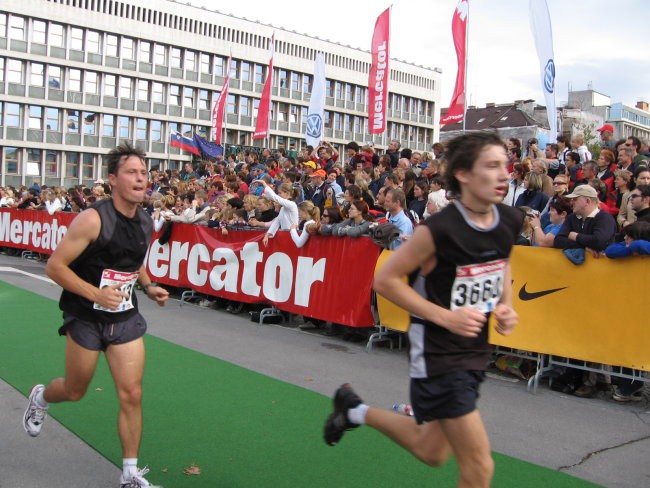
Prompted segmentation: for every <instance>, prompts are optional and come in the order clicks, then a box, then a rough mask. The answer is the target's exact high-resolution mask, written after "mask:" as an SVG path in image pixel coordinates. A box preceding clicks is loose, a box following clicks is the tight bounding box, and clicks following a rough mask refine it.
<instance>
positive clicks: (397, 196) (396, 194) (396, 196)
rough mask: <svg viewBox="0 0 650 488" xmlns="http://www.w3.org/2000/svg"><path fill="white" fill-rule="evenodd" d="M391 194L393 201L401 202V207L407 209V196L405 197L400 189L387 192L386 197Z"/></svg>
mask: <svg viewBox="0 0 650 488" xmlns="http://www.w3.org/2000/svg"><path fill="white" fill-rule="evenodd" d="M389 193H390V195H391V197H390V198H391V200H395V201H396V202H399V204H400V206H401V207H402V208H406V195H404V192H403V191H402V190H400V189H399V188H392V189H390V190H388V191H387V192H386V195H388V194H389Z"/></svg>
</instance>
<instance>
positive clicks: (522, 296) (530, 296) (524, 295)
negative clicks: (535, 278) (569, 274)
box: [519, 283, 568, 301]
mask: <svg viewBox="0 0 650 488" xmlns="http://www.w3.org/2000/svg"><path fill="white" fill-rule="evenodd" d="M526 285H527V283H524V286H522V287H521V290H519V300H523V301H528V300H535V298H541V297H543V296H545V295H550V294H551V293H555V292H556V291H560V290H564V289H565V288H568V287H567V286H563V287H562V288H553V289H552V290H542V291H535V292H532V293H530V292H528V291H526Z"/></svg>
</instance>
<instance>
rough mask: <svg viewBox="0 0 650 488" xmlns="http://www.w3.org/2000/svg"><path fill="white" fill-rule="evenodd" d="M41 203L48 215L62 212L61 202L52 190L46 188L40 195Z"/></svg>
mask: <svg viewBox="0 0 650 488" xmlns="http://www.w3.org/2000/svg"><path fill="white" fill-rule="evenodd" d="M41 201H42V202H43V203H44V204H45V209H46V210H47V213H49V214H50V215H54V214H55V213H56V212H60V211H61V210H63V202H62V201H61V198H59V197H57V196H56V194H55V193H54V191H53V190H51V189H50V188H47V189H46V190H43V192H42V194H41Z"/></svg>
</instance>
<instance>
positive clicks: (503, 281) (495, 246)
mask: <svg viewBox="0 0 650 488" xmlns="http://www.w3.org/2000/svg"><path fill="white" fill-rule="evenodd" d="M447 157H448V162H449V164H448V169H447V174H446V178H447V183H448V189H449V190H450V191H451V192H453V193H454V194H456V195H457V199H456V201H454V202H453V204H451V205H448V206H447V207H446V208H445V209H443V210H442V211H440V212H439V213H437V214H434V215H432V216H431V217H430V218H429V219H427V220H426V221H425V222H424V224H423V225H420V226H418V227H416V229H415V232H414V234H413V237H412V238H411V239H410V240H409V241H407V243H406V244H404V245H403V246H401V247H400V249H399V250H398V251H397V252H396V253H395V254H394V255H393V256H392V257H391V259H390V260H389V261H388V262H387V263H386V264H385V265H384V266H383V267H382V269H381V270H380V271H379V273H378V274H377V277H376V278H375V283H374V287H375V290H376V291H377V292H378V293H381V294H382V295H384V296H385V297H387V298H388V299H390V300H391V301H393V302H394V303H396V304H397V305H399V306H401V307H402V308H404V309H406V310H408V311H409V312H410V313H411V328H410V330H409V338H410V342H411V355H410V356H411V357H410V359H411V367H410V376H411V403H412V406H413V412H414V415H415V418H413V417H407V416H403V415H400V414H397V413H395V412H390V411H385V410H380V409H376V408H372V407H368V406H367V405H365V404H363V402H362V400H361V398H360V397H359V396H358V395H357V394H356V393H355V392H354V391H353V390H352V388H351V387H350V385H349V384H344V385H342V386H341V387H340V388H339V389H338V390H337V391H336V394H335V396H334V411H333V413H332V414H330V416H329V417H328V418H327V421H326V423H325V432H324V434H325V435H324V436H325V441H326V442H327V443H328V444H329V445H335V444H336V443H337V442H338V441H339V440H340V438H341V436H342V435H343V433H344V432H345V431H346V430H349V429H352V428H355V427H358V426H359V425H361V424H364V423H365V424H367V425H369V426H371V427H374V428H375V429H377V430H379V431H380V432H382V433H384V434H385V435H387V436H388V437H390V438H391V439H392V440H393V441H395V442H396V443H398V444H399V445H401V446H402V447H404V448H405V449H407V450H408V451H409V452H411V453H412V454H413V455H414V456H416V457H417V458H418V459H420V460H421V461H423V462H425V463H427V464H429V465H430V466H440V465H442V464H443V463H445V462H446V460H447V459H448V457H449V455H450V454H452V453H453V454H454V455H455V456H456V459H457V462H458V467H459V470H460V481H459V484H458V486H460V487H469V486H471V487H487V486H489V484H490V480H491V479H492V474H493V471H494V463H493V461H492V457H491V453H490V443H489V441H488V438H487V434H486V431H485V427H484V425H483V421H482V420H481V416H480V414H479V412H478V410H477V409H476V400H477V398H478V389H479V385H480V383H481V381H482V380H483V376H484V370H485V368H486V366H487V364H488V359H489V345H488V343H487V327H486V325H487V321H488V318H489V316H490V314H493V315H494V318H495V319H496V320H495V321H496V330H497V332H499V333H501V334H509V333H510V332H512V330H513V328H514V327H515V325H516V324H517V314H516V312H515V311H514V310H513V308H512V289H511V280H510V265H509V262H508V258H509V256H510V250H511V248H512V245H513V244H514V243H515V239H516V237H517V235H518V234H519V231H520V229H521V225H522V223H523V219H524V213H523V212H522V211H521V210H519V209H517V208H512V207H508V206H506V205H503V204H501V201H502V200H503V197H504V196H505V193H506V191H507V188H508V173H507V171H506V165H507V163H508V158H507V156H506V152H505V147H504V144H503V142H502V141H501V140H500V139H499V138H498V136H496V135H493V134H487V133H473V134H466V135H463V136H460V137H458V138H456V139H454V140H453V141H451V142H450V143H449V146H448V152H447ZM414 273H415V274H416V275H417V277H416V278H415V279H414V283H413V285H412V286H409V285H408V284H406V283H404V282H403V281H402V277H403V276H405V275H409V276H412V277H413V274H414Z"/></svg>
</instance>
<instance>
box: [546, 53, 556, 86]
mask: <svg viewBox="0 0 650 488" xmlns="http://www.w3.org/2000/svg"><path fill="white" fill-rule="evenodd" d="M544 89H545V90H546V91H547V92H549V93H553V90H554V89H555V63H554V62H553V59H549V60H548V62H547V63H546V67H545V68H544Z"/></svg>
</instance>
